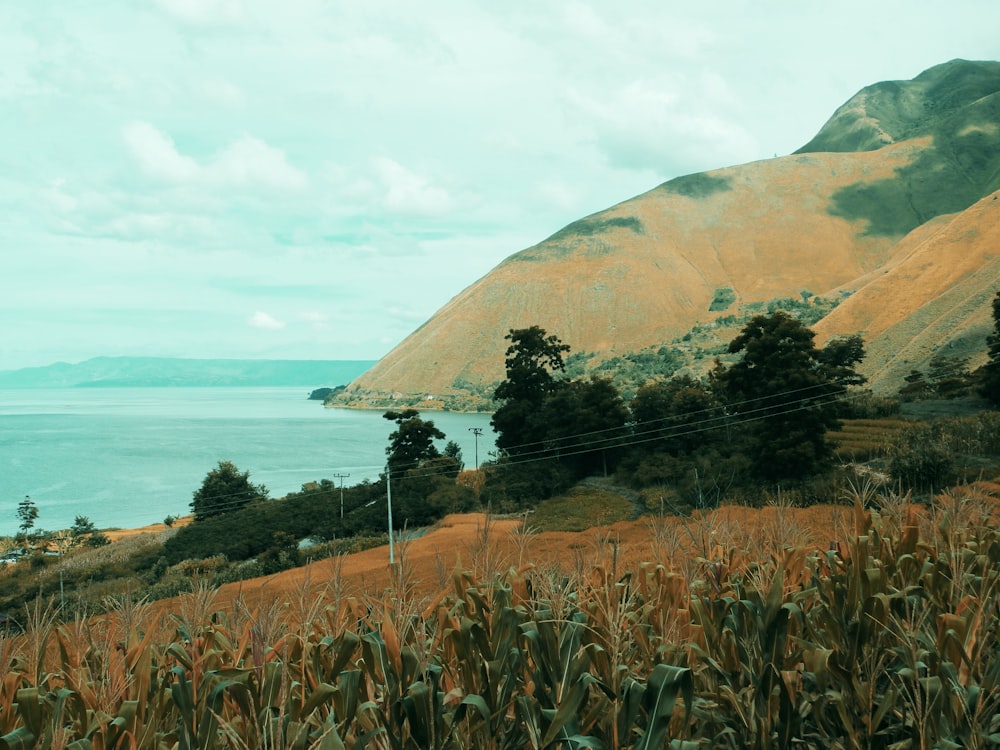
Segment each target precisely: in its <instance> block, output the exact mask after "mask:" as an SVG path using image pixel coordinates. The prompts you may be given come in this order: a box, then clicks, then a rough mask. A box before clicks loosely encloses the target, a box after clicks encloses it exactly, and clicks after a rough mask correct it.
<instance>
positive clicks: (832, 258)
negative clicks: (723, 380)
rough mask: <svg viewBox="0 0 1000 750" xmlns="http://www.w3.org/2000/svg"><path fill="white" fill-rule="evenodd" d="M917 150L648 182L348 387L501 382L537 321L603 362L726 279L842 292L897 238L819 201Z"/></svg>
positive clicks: (491, 281)
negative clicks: (515, 340)
mask: <svg viewBox="0 0 1000 750" xmlns="http://www.w3.org/2000/svg"><path fill="white" fill-rule="evenodd" d="M919 152H920V144H912V143H910V144H903V145H900V146H894V147H891V148H889V149H885V150H883V151H880V152H877V153H876V154H872V153H865V154H808V155H799V156H789V157H783V158H777V159H772V160H768V161H762V162H756V163H753V164H748V165H745V166H740V167H732V168H729V169H723V170H718V171H715V172H710V173H708V177H709V178H711V179H713V180H717V181H718V183H719V184H720V185H725V186H726V188H725V189H721V190H718V191H717V192H714V193H713V194H711V195H709V196H706V197H689V196H686V195H679V194H677V193H674V192H671V191H670V190H668V189H666V188H665V187H659V188H656V189H654V190H651V191H649V192H648V193H645V194H643V195H640V196H638V197H637V198H635V199H633V200H630V201H626V202H624V203H621V204H619V205H617V206H615V207H613V208H611V209H609V210H607V211H605V212H602V213H599V214H595V215H593V216H591V217H588V219H586V220H584V221H587V222H591V223H592V224H593V225H597V226H598V227H601V228H600V229H599V231H595V232H594V233H593V234H590V235H589V236H587V235H584V234H575V233H571V234H570V235H569V236H560V235H555V236H554V237H552V238H550V239H548V240H546V241H544V242H542V243H540V244H538V245H536V246H534V247H532V248H529V249H527V250H524V251H522V252H521V253H518V254H516V255H514V256H512V257H511V258H509V259H508V260H506V261H504V262H503V263H501V264H500V265H499V266H498V267H497V268H495V269H494V270H493V271H491V272H490V273H489V274H487V275H486V276H485V277H483V278H482V279H480V280H479V281H477V282H476V283H475V284H473V285H472V286H470V287H468V288H467V289H465V290H464V291H463V292H462V293H461V294H459V295H458V296H457V297H455V298H454V299H452V300H451V301H450V302H449V303H448V304H447V305H445V306H444V307H443V308H441V310H439V311H438V312H437V313H436V314H435V315H434V317H433V318H431V320H429V321H428V322H427V323H425V324H424V325H423V326H422V327H421V328H419V329H418V330H417V331H415V332H414V333H413V334H411V335H410V336H409V337H408V338H407V339H406V340H404V341H403V342H402V343H401V344H400V345H399V346H397V347H396V348H395V349H393V350H392V351H391V352H390V353H389V354H388V355H386V356H385V357H384V358H383V359H382V360H381V361H380V362H379V363H378V364H377V365H376V366H375V367H373V368H372V369H371V370H370V371H368V372H367V373H366V374H365V375H363V376H362V377H361V378H359V379H358V380H356V381H355V382H354V383H352V384H351V386H350V388H349V391H351V392H359V391H367V392H376V393H382V394H385V393H392V392H394V391H398V392H402V393H420V394H434V395H439V394H442V393H451V392H454V391H456V390H458V389H460V387H461V385H462V381H468V382H471V383H490V382H493V381H496V380H499V379H501V378H502V377H503V351H504V349H505V348H506V342H505V341H504V336H505V335H506V333H507V331H508V330H509V329H511V328H521V327H527V326H530V325H535V324H538V325H541V326H542V327H544V328H546V329H547V330H549V331H550V332H554V333H556V334H557V335H558V336H559V337H560V338H561V339H562V340H563V341H564V342H566V343H568V344H569V345H570V346H571V347H572V348H573V350H574V351H584V352H596V353H598V354H599V355H602V356H605V357H606V356H611V355H614V354H617V353H624V352H628V351H634V350H636V349H639V348H642V347H644V346H649V345H653V344H658V343H661V342H664V341H670V340H671V339H673V338H675V337H677V336H679V335H682V334H683V333H684V332H686V331H687V330H689V329H690V328H691V326H693V325H694V324H695V323H697V322H699V321H704V320H706V319H710V318H711V317H714V315H712V314H710V313H709V305H710V303H711V301H712V298H713V296H714V294H715V291H716V289H719V288H721V287H727V286H728V287H731V288H732V289H734V290H735V292H736V295H737V297H738V299H739V300H767V299H770V298H773V297H779V296H797V295H798V294H799V292H801V291H802V290H804V289H807V290H809V291H811V292H813V293H817V294H819V293H824V292H826V291H828V290H831V289H834V288H837V287H840V286H842V285H844V284H846V283H847V282H849V281H851V280H853V279H856V278H857V277H859V276H861V275H863V274H865V273H868V272H870V271H872V270H873V269H875V268H878V267H879V266H881V264H883V263H885V262H886V261H887V260H888V259H889V258H890V257H891V253H892V250H893V248H894V246H895V239H894V238H890V237H880V236H866V235H863V234H862V231H863V229H864V224H863V222H850V221H847V220H846V219H843V218H840V217H837V216H831V215H830V214H829V213H827V212H826V211H824V210H823V207H824V206H826V205H827V204H828V203H829V202H830V196H831V195H832V194H833V193H834V192H835V191H836V190H838V189H840V188H843V187H845V186H848V185H851V184H854V183H856V182H858V181H859V180H861V179H863V178H865V179H874V178H880V177H881V178H885V179H888V178H891V177H892V175H893V173H894V170H895V169H898V168H901V167H903V166H905V165H906V164H908V163H909V162H910V161H911V160H912V159H913V158H914V157H915V156H916V155H917V154H918V153H919ZM616 220H617V221H619V222H620V223H621V224H625V226H621V225H615V224H614V223H613V222H615V221H616ZM605 227H606V228H605ZM633 227H635V228H637V229H638V231H636V229H634V228H633Z"/></svg>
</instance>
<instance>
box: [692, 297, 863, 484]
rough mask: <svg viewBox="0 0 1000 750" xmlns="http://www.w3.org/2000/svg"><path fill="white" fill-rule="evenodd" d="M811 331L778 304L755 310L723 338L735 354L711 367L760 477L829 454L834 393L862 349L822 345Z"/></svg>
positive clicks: (812, 468) (786, 474) (804, 471)
mask: <svg viewBox="0 0 1000 750" xmlns="http://www.w3.org/2000/svg"><path fill="white" fill-rule="evenodd" d="M813 338H814V334H813V332H812V331H811V330H810V329H808V328H807V327H805V326H804V325H802V323H800V322H799V321H798V320H796V319H795V318H793V317H792V316H790V315H788V314H787V313H785V312H782V311H778V312H775V313H773V314H771V315H769V316H763V315H759V316H757V317H755V318H753V319H752V320H751V321H750V322H749V323H748V324H747V325H746V326H745V327H744V329H743V330H742V331H741V332H740V334H739V335H738V336H737V337H736V338H734V339H733V340H732V341H731V342H730V344H729V351H730V353H732V354H738V355H740V359H739V360H738V361H736V362H734V363H733V364H732V365H730V366H729V367H725V366H723V365H722V364H721V363H720V364H719V365H718V366H717V367H716V369H715V371H714V372H713V373H712V378H713V385H714V387H715V390H716V392H717V393H718V394H719V397H720V398H721V399H722V401H723V402H725V404H726V406H727V409H728V410H729V412H730V413H732V414H734V415H735V417H736V419H737V424H738V426H739V428H740V431H741V432H742V433H743V434H744V435H745V436H746V438H745V439H746V440H747V454H748V456H749V458H750V459H751V461H752V463H753V466H754V470H755V471H756V472H757V473H758V475H759V476H761V477H763V478H765V479H771V480H775V479H783V478H791V479H801V478H803V477H806V476H809V475H812V474H815V473H816V472H817V471H819V470H821V469H822V468H823V467H824V466H825V465H826V464H827V463H828V461H829V458H830V455H831V450H830V446H829V444H828V443H827V442H826V440H825V435H826V432H827V430H830V429H833V428H836V427H837V426H838V422H837V418H836V408H835V399H836V398H837V397H838V396H840V395H841V394H843V392H844V388H845V384H847V383H850V382H851V381H852V380H854V379H855V378H852V376H851V374H850V373H851V372H852V367H853V365H854V364H855V363H856V362H857V361H858V360H859V359H860V357H861V356H863V349H860V347H855V346H854V345H853V343H848V344H841V343H840V342H837V343H835V345H834V348H833V349H832V350H830V352H829V353H827V352H821V351H820V350H818V349H816V347H815V346H814V345H813ZM858 343H859V342H858Z"/></svg>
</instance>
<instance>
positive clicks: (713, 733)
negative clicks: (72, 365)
mask: <svg viewBox="0 0 1000 750" xmlns="http://www.w3.org/2000/svg"><path fill="white" fill-rule="evenodd" d="M873 500H874V502H875V504H876V505H877V506H878V508H879V510H877V511H868V510H865V508H864V507H862V504H861V502H860V501H856V502H855V505H854V509H853V516H852V517H851V518H850V526H851V528H848V527H844V528H841V529H838V530H837V531H836V532H835V533H836V534H837V536H836V538H835V539H834V543H833V544H832V545H830V546H828V545H827V544H826V543H825V542H824V543H823V544H822V545H821V548H816V547H813V546H811V545H808V544H804V543H803V542H802V541H801V540H797V539H796V537H795V535H794V533H789V532H788V530H784V531H783V530H782V527H781V526H780V523H781V513H780V510H781V509H780V508H775V514H774V517H775V524H776V525H775V526H774V527H773V531H772V533H773V538H772V539H770V540H767V541H768V543H767V544H760V543H759V541H760V540H755V539H751V537H750V536H749V535H746V534H744V535H743V536H742V537H740V536H738V535H727V536H726V539H727V543H723V541H722V539H720V538H718V537H717V536H716V534H714V533H713V532H716V531H721V530H722V529H721V527H720V526H712V525H711V524H712V523H713V521H712V519H711V518H709V517H706V518H705V522H704V523H705V525H704V526H703V527H701V528H693V529H692V530H691V534H692V538H693V539H694V540H696V541H698V542H699V547H700V549H701V553H700V555H699V556H698V557H697V558H693V559H691V560H690V561H689V562H690V564H683V563H682V561H680V560H677V559H672V558H671V557H670V556H666V555H664V556H663V559H662V560H661V561H656V562H650V563H645V564H641V565H637V566H632V567H629V568H628V569H626V570H621V569H619V567H618V566H617V560H616V557H615V554H614V545H613V543H610V544H609V543H607V541H609V540H605V543H603V544H599V545H598V546H599V547H601V549H600V550H598V551H596V552H595V553H593V554H589V555H588V554H586V553H582V554H581V557H580V559H579V560H578V561H576V562H575V563H574V566H573V569H572V570H566V569H556V568H547V567H545V566H544V565H532V564H527V565H525V566H522V567H520V568H509V569H505V568H498V567H492V568H484V569H482V570H478V571H477V570H474V569H468V568H459V569H457V570H456V572H455V574H454V575H453V577H452V578H451V579H450V580H448V581H445V582H444V586H443V587H442V588H441V589H440V590H439V591H437V592H435V593H433V594H432V595H431V596H429V597H428V598H426V599H423V598H420V597H418V596H416V595H415V594H414V593H413V591H412V589H410V588H409V587H408V586H407V585H406V581H405V580H404V579H403V578H400V579H397V581H396V582H395V583H393V584H392V586H391V587H390V589H388V590H387V591H385V592H384V594H383V595H382V596H381V597H380V598H379V597H375V596H372V597H370V598H369V599H368V600H367V601H361V600H359V599H355V598H353V597H346V596H344V595H343V594H342V593H341V590H340V588H339V587H338V586H337V585H333V586H324V587H322V588H320V589H317V590H315V591H308V590H304V591H303V592H301V593H300V595H299V596H298V597H292V598H291V599H290V600H288V601H276V602H273V603H271V604H268V603H266V602H262V603H261V604H260V605H258V606H255V607H251V606H249V605H248V604H247V603H246V602H243V601H237V602H236V604H234V605H233V606H229V607H221V606H219V605H218V603H217V602H216V601H215V597H214V594H213V592H212V591H210V590H208V589H206V588H204V587H195V588H194V590H192V591H190V592H189V593H187V594H186V595H184V596H182V597H181V598H180V599H179V600H178V602H177V603H176V606H175V607H173V608H172V609H171V611H170V612H169V613H167V614H164V613H163V612H162V611H159V610H156V609H154V608H153V607H151V606H149V605H148V604H147V603H145V602H144V601H143V600H141V599H136V598H135V597H118V598H116V599H114V600H110V601H109V610H110V612H109V615H108V616H107V617H104V618H101V619H100V620H86V619H84V618H78V619H69V620H66V621H63V622H60V621H59V620H58V618H57V617H56V616H55V613H54V612H53V611H52V610H50V609H46V608H45V607H38V608H36V609H34V610H32V611H30V612H29V613H28V615H29V616H28V617H27V618H26V622H25V623H24V624H25V626H26V630H27V633H26V635H25V636H24V637H19V638H17V639H4V640H3V641H0V674H2V675H3V679H2V680H0V742H2V743H3V745H2V746H5V747H72V748H74V749H75V750H82V749H83V748H90V747H109V748H110V747H119V748H120V747H184V748H194V747H199V748H203V749H204V750H209V749H210V748H246V747H268V748H289V750H291V749H292V748H302V749H303V750H325V749H326V748H345V747H380V748H388V749H391V750H411V749H414V750H416V749H417V748H419V749H420V750H423V749H424V748H435V749H441V750H444V749H446V748H447V749H452V748H455V749H461V748H476V749H479V748H482V749H484V750H485V749H486V748H512V749H513V748H518V749H519V748H524V747H537V748H542V747H552V748H555V747H565V748H616V749H619V750H632V749H640V748H641V749H643V750H647V749H648V748H653V747H658V748H661V747H671V748H677V749H678V750H682V749H683V748H696V747H720V748H740V749H743V748H748V749H750V748H753V749H757V748H761V749H763V748H771V747H800V746H801V747H831V748H845V749H846V748H872V749H874V750H890V749H892V748H900V747H928V748H929V747H990V746H992V745H994V744H996V739H995V738H996V735H997V733H998V732H1000V630H998V629H997V628H996V627H995V622H994V620H995V613H996V612H997V610H998V607H1000V532H998V531H997V527H996V520H997V519H996V506H995V500H994V501H991V500H990V499H989V498H987V497H984V496H982V495H976V494H974V493H972V494H952V495H945V496H941V497H939V498H937V499H936V501H935V504H934V506H933V507H932V508H931V509H930V511H929V516H928V518H927V519H926V521H921V518H920V516H919V515H918V514H917V513H915V512H914V511H912V510H907V509H906V508H905V507H900V506H899V505H898V503H896V502H895V501H894V500H893V499H892V498H887V497H882V498H874V499H873ZM897 510H899V512H898V513H897V512H896V511H897ZM661 541H663V542H664V543H665V542H666V541H667V540H666V538H665V536H664V538H663V539H662V540H661ZM751 545H752V548H751ZM402 566H405V560H404V561H403V563H401V567H402Z"/></svg>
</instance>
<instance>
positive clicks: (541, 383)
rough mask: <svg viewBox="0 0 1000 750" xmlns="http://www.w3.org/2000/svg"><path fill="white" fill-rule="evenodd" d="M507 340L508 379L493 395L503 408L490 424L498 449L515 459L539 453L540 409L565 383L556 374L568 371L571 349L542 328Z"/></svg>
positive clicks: (523, 331)
mask: <svg viewBox="0 0 1000 750" xmlns="http://www.w3.org/2000/svg"><path fill="white" fill-rule="evenodd" d="M504 338H505V339H506V340H507V341H510V342H511V343H510V346H509V347H507V351H506V353H505V357H506V358H505V359H504V367H505V369H506V373H507V377H506V378H505V379H504V380H503V381H501V383H500V384H499V385H498V386H497V387H496V390H495V391H494V392H493V399H494V400H495V401H499V402H500V406H499V407H498V408H497V410H496V411H495V412H494V413H493V418H492V419H491V420H490V424H491V425H492V426H493V429H494V431H495V432H496V433H497V440H496V445H497V448H500V449H501V450H505V451H507V452H508V453H509V454H511V455H516V454H527V453H532V452H536V451H538V450H539V449H540V447H541V446H540V443H541V441H542V440H543V439H544V423H543V422H542V421H541V420H540V419H539V411H540V407H541V404H542V402H543V401H544V399H545V398H546V397H547V396H548V395H550V394H551V393H553V392H554V391H555V390H557V389H558V388H559V387H561V384H562V383H563V381H559V380H556V379H555V378H554V377H553V373H554V372H563V371H565V369H566V365H565V363H564V361H563V354H565V353H567V352H569V346H567V345H566V344H564V343H562V342H561V341H560V340H559V338H558V337H556V336H554V335H551V336H550V335H547V334H546V332H545V329H544V328H541V327H539V326H531V327H530V328H519V329H513V328H512V329H511V330H510V332H509V333H508V334H507V335H506V336H505V337H504Z"/></svg>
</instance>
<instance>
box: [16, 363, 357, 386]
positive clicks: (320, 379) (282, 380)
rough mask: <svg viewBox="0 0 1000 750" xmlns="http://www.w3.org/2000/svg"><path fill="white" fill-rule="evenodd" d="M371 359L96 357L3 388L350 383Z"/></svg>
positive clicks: (23, 374) (34, 371)
mask: <svg viewBox="0 0 1000 750" xmlns="http://www.w3.org/2000/svg"><path fill="white" fill-rule="evenodd" d="M373 364H374V362H372V361H368V360H276V359H175V358H169V357H95V358H94V359H88V360H86V361H84V362H79V363H76V364H68V363H66V362H58V363H56V364H53V365H47V366H45V367H26V368H23V369H20V370H5V371H0V388H77V387H133V386H134V387H140V386H141V387H162V386H275V387H277V386H304V387H310V388H317V387H322V386H337V385H343V384H344V383H349V382H351V381H352V380H354V379H355V378H357V377H358V376H359V375H361V374H362V373H364V372H365V371H366V370H368V369H369V368H370V367H371V366H372V365H373Z"/></svg>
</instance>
